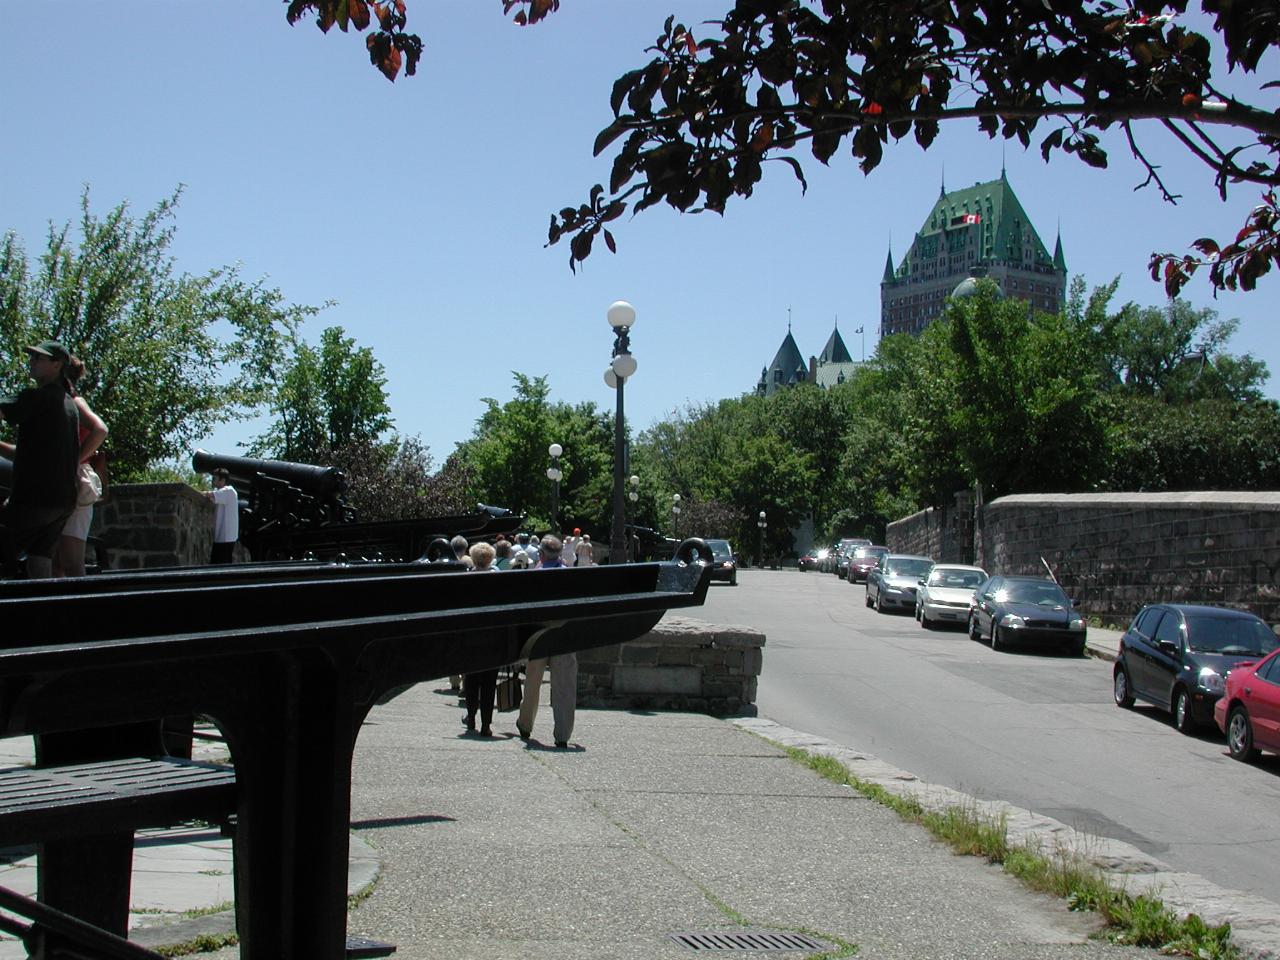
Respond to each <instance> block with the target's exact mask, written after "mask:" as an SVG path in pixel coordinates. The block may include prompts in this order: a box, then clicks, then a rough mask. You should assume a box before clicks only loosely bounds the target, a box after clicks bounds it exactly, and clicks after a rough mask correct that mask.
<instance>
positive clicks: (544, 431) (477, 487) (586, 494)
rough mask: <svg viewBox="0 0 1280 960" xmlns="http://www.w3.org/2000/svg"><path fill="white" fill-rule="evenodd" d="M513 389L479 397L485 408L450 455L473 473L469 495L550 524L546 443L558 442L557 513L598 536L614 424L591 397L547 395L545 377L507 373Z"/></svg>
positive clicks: (605, 512) (604, 514)
mask: <svg viewBox="0 0 1280 960" xmlns="http://www.w3.org/2000/svg"><path fill="white" fill-rule="evenodd" d="M512 377H513V378H514V381H515V396H514V397H513V398H512V399H511V400H509V401H507V402H506V403H499V402H498V401H497V400H495V399H493V398H485V401H484V402H485V405H486V407H487V409H486V410H485V412H484V413H483V414H482V415H481V417H480V419H479V421H477V423H476V429H475V433H474V435H473V436H472V437H471V439H469V440H467V441H465V442H464V443H461V444H459V445H458V448H457V450H456V451H455V452H454V456H455V457H456V458H457V459H458V460H459V462H460V463H462V464H465V465H466V466H467V468H468V469H469V470H471V471H472V472H473V474H474V486H473V488H472V492H473V493H474V495H475V499H477V500H479V501H480V502H483V503H492V504H496V505H498V506H503V507H507V508H508V509H511V510H515V511H517V512H520V513H525V514H528V515H529V517H530V523H531V525H532V526H534V527H535V528H536V529H548V528H549V527H550V526H551V481H550V480H548V479H547V475H546V472H547V468H548V467H549V466H550V465H551V460H550V456H549V455H548V453H547V448H548V447H549V446H550V445H551V444H552V443H559V444H560V445H561V446H562V447H563V448H564V454H563V456H561V458H560V470H561V472H562V473H563V474H564V476H563V479H562V480H561V481H560V505H559V506H560V509H559V520H560V526H561V527H562V528H566V527H568V528H571V527H574V526H578V527H581V528H582V529H583V530H585V531H587V532H588V533H591V534H592V535H593V536H596V537H597V538H599V533H600V531H601V530H606V529H608V526H609V514H610V503H611V500H610V491H611V489H612V479H611V478H612V472H611V471H612V464H613V423H612V419H611V418H610V417H609V416H608V415H607V414H605V413H602V412H601V411H600V410H598V409H597V408H596V406H595V404H594V403H580V404H574V405H570V404H566V403H552V402H550V400H549V397H550V393H551V389H550V387H549V386H548V384H547V378H546V377H530V376H527V375H525V374H522V373H513V374H512Z"/></svg>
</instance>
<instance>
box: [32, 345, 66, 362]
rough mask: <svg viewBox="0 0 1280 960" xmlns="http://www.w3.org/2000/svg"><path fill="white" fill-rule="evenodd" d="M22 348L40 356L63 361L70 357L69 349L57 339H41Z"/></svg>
mask: <svg viewBox="0 0 1280 960" xmlns="http://www.w3.org/2000/svg"><path fill="white" fill-rule="evenodd" d="M24 349H25V350H26V351H27V353H37V354H39V355H40V356H42V357H48V358H49V359H50V360H61V361H62V362H63V363H66V362H67V361H68V360H70V359H71V351H70V350H68V349H67V348H66V347H64V346H63V345H62V344H60V343H59V342H58V341H57V340H42V341H41V342H40V343H37V344H36V345H35V346H34V347H26V348H24Z"/></svg>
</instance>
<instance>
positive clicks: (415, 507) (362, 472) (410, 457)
mask: <svg viewBox="0 0 1280 960" xmlns="http://www.w3.org/2000/svg"><path fill="white" fill-rule="evenodd" d="M332 462H333V464H334V465H335V466H337V467H339V468H341V469H342V471H343V472H344V473H345V474H346V475H347V483H348V485H349V488H348V492H347V500H348V502H349V503H350V504H351V506H352V507H354V508H355V510H356V513H357V514H358V515H359V517H360V519H361V520H405V519H413V518H417V517H448V516H455V515H457V514H462V513H468V512H470V511H471V510H472V509H473V508H474V507H475V501H474V500H473V499H472V498H471V489H472V487H473V486H474V485H475V477H474V476H473V474H472V472H471V470H470V469H469V468H468V467H467V465H466V464H464V463H462V462H461V461H459V460H458V459H457V458H456V457H450V458H449V459H448V460H447V461H445V464H444V466H443V467H442V468H441V469H440V470H439V471H438V472H436V473H432V470H433V467H434V464H433V462H432V459H431V454H430V452H429V451H428V450H427V448H426V447H425V446H424V445H423V444H422V441H421V440H420V439H419V438H417V437H405V438H402V439H398V440H393V441H391V442H388V443H373V442H370V441H367V440H363V441H354V442H351V443H348V444H346V445H345V446H343V447H341V448H339V449H338V450H336V451H335V454H334V458H333V460H332Z"/></svg>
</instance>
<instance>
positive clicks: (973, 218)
mask: <svg viewBox="0 0 1280 960" xmlns="http://www.w3.org/2000/svg"><path fill="white" fill-rule="evenodd" d="M960 219H961V220H962V221H963V222H964V223H981V222H982V214H980V213H966V214H965V215H964V216H963V217H961V218H960Z"/></svg>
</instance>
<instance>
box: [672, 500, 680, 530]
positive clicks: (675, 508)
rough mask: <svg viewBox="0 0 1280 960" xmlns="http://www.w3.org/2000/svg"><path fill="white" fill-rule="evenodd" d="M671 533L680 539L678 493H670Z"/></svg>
mask: <svg viewBox="0 0 1280 960" xmlns="http://www.w3.org/2000/svg"><path fill="white" fill-rule="evenodd" d="M671 535H672V537H674V538H675V539H676V540H679V539H680V494H678V493H673V494H672V495H671Z"/></svg>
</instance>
